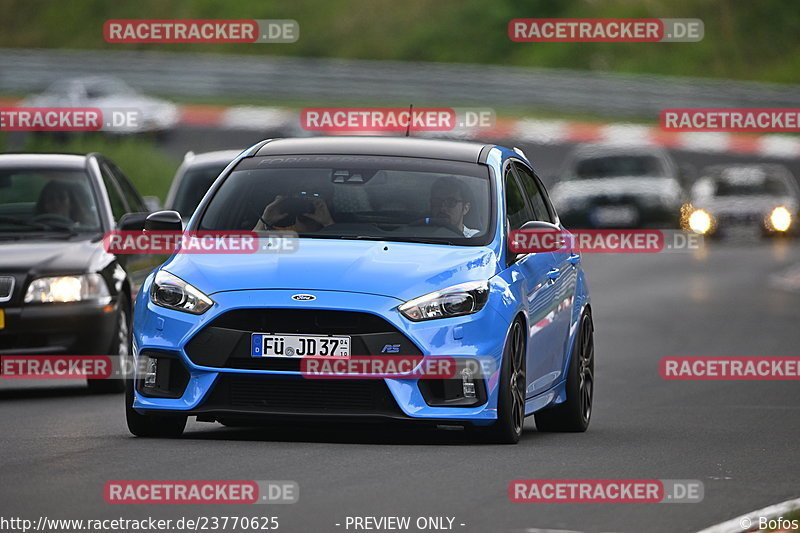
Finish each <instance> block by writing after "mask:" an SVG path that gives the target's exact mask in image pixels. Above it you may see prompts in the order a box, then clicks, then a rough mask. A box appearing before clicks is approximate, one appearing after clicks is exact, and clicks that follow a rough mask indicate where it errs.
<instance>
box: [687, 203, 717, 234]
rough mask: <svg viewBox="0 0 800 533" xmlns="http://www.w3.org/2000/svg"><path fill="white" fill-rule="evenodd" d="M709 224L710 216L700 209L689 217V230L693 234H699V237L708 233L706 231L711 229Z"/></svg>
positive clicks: (710, 221) (710, 222)
mask: <svg viewBox="0 0 800 533" xmlns="http://www.w3.org/2000/svg"><path fill="white" fill-rule="evenodd" d="M711 224H712V220H711V215H709V214H708V213H706V212H705V211H703V210H702V209H698V210H697V211H695V212H694V213H692V214H691V215H689V228H690V229H691V230H692V231H693V232H695V233H699V234H700V235H703V234H704V233H708V230H710V229H711Z"/></svg>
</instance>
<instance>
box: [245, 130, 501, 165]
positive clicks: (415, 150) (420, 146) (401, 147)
mask: <svg viewBox="0 0 800 533" xmlns="http://www.w3.org/2000/svg"><path fill="white" fill-rule="evenodd" d="M485 146H487V145H486V144H481V143H473V142H461V141H445V140H438V139H420V138H416V137H368V136H363V135H362V136H341V137H303V138H298V139H274V140H270V141H268V142H267V143H266V144H265V145H264V146H262V147H261V148H260V149H259V150H258V152H256V154H255V155H256V156H262V155H311V154H321V155H329V154H330V155H333V154H336V155H385V156H396V157H403V156H405V157H424V158H429V159H446V160H449V161H465V162H469V163H477V162H478V157H479V156H480V153H481V150H482V149H483V148H484V147H485Z"/></svg>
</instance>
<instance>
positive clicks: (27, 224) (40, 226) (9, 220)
mask: <svg viewBox="0 0 800 533" xmlns="http://www.w3.org/2000/svg"><path fill="white" fill-rule="evenodd" d="M0 224H12V225H14V226H21V227H24V228H31V229H35V230H38V231H58V232H63V233H68V234H69V235H77V234H78V232H76V231H75V230H74V229H73V228H71V227H69V226H60V225H57V224H45V223H44V222H31V221H28V220H22V219H20V218H14V217H3V216H0Z"/></svg>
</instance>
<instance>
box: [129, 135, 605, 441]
mask: <svg viewBox="0 0 800 533" xmlns="http://www.w3.org/2000/svg"><path fill="white" fill-rule="evenodd" d="M145 227H146V229H151V230H155V229H161V230H179V229H181V222H180V216H179V215H178V214H177V213H175V212H170V211H162V212H159V213H154V214H152V215H150V217H149V218H148V221H147V223H146V226H145ZM187 229H188V230H191V231H199V232H204V231H229V232H242V231H254V232H256V233H258V234H259V235H262V234H263V235H273V234H274V232H276V231H289V232H293V233H292V234H296V235H297V240H296V241H295V242H296V247H295V248H294V249H293V250H291V251H288V250H287V251H285V252H284V253H271V254H267V253H253V254H189V253H176V254H174V255H173V256H171V257H170V258H169V259H168V260H167V261H166V262H165V263H164V264H163V265H161V266H160V267H159V268H158V269H157V270H156V271H154V272H153V273H151V274H150V276H149V277H148V278H147V279H146V281H145V283H144V284H143V285H142V287H141V290H140V292H139V294H138V297H137V299H136V305H135V309H134V325H133V343H132V347H133V352H134V357H135V362H136V364H135V365H134V366H135V369H136V370H135V373H134V374H133V376H132V377H131V379H130V380H129V381H128V387H127V393H126V414H127V422H128V427H129V429H130V431H131V432H132V433H133V434H135V435H138V436H164V437H166V436H177V435H180V434H181V433H182V432H183V430H184V427H185V424H186V420H187V417H188V416H196V417H197V420H198V421H208V422H214V421H217V422H221V423H223V424H226V425H249V424H252V425H255V424H260V423H264V422H265V421H267V422H268V421H271V420H274V419H282V420H297V421H300V420H319V419H323V418H326V419H334V420H338V419H339V418H340V417H341V418H349V419H373V418H374V419H380V420H387V421H391V420H405V421H413V422H416V423H427V424H430V425H432V426H444V427H452V426H461V427H463V428H464V429H465V430H466V431H468V432H470V434H474V435H475V437H476V439H478V440H489V441H492V442H501V443H515V442H517V441H518V440H519V438H520V436H521V435H522V429H523V424H524V421H525V417H526V416H528V415H531V414H534V415H535V421H536V427H537V429H538V430H539V431H585V430H586V428H587V427H588V425H589V420H590V417H591V414H592V397H593V387H594V347H593V346H594V345H593V325H592V315H591V308H590V301H589V294H588V288H587V284H586V280H585V276H584V273H583V270H582V268H581V263H580V261H581V256H580V254H578V253H575V252H572V251H570V250H567V249H565V250H559V251H556V252H540V253H527V254H518V253H513V252H512V251H511V249H510V247H509V233H510V232H511V231H513V230H517V229H540V230H541V229H549V230H556V229H558V230H563V227H562V226H561V225H560V222H559V220H558V215H557V214H556V212H555V210H554V209H553V206H552V204H551V203H550V200H549V198H548V196H547V192H546V191H545V189H544V187H543V186H542V184H541V182H540V180H539V178H538V177H537V175H536V174H535V172H534V171H533V169H532V167H531V164H530V163H529V162H528V161H527V160H526V158H525V157H524V155H522V153H521V152H519V151H516V150H510V149H507V148H504V147H501V146H493V145H485V144H478V143H465V142H454V141H441V140H426V139H415V138H386V137H380V138H372V137H336V138H304V139H277V140H268V141H263V142H261V143H259V144H256V145H255V146H253V147H251V148H249V149H248V150H246V151H245V152H243V153H242V154H241V155H239V156H238V157H237V158H236V159H235V160H234V161H233V162H231V164H230V165H228V167H227V168H226V169H225V170H224V171H223V172H222V174H221V175H220V177H219V178H218V179H217V180H216V181H215V183H214V184H213V186H212V187H211V189H210V190H209V191H208V193H207V194H206V195H205V197H204V198H203V200H202V202H201V203H200V205H199V206H198V208H197V210H196V211H195V213H194V215H193V216H192V218H191V220H190V222H189V223H188V226H187ZM391 355H403V356H424V357H435V356H447V357H449V358H451V359H452V360H454V361H456V362H457V363H461V364H464V367H463V368H464V370H462V371H459V372H456V373H454V374H453V375H450V376H446V377H442V376H427V375H407V376H389V377H377V378H368V377H367V378H363V379H309V378H308V376H307V375H303V372H302V371H301V370H302V368H303V362H304V358H305V359H306V362H307V361H308V357H309V356H315V357H323V356H329V357H333V358H344V359H346V358H349V357H356V356H364V357H367V356H369V357H373V358H375V359H378V358H381V357H389V356H391ZM470 362H473V363H476V364H474V365H468V364H466V363H470ZM459 368H461V367H459ZM475 368H478V369H482V370H483V371H480V372H473V371H472V369H475Z"/></svg>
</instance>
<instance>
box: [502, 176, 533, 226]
mask: <svg viewBox="0 0 800 533" xmlns="http://www.w3.org/2000/svg"><path fill="white" fill-rule="evenodd" d="M505 187H506V213H507V216H508V225H509V229H512V230H515V229H519V228H521V227H522V225H523V224H525V223H526V222H528V221H529V220H531V215H530V212H529V211H528V205H527V204H526V203H525V197H524V196H523V193H522V191H521V190H520V188H519V183H517V180H516V178H515V176H514V173H513V172H512V171H511V167H510V166H509V167H508V168H507V169H506V174H505Z"/></svg>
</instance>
